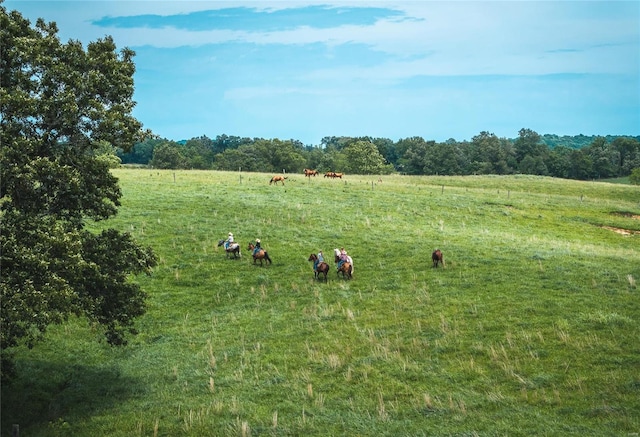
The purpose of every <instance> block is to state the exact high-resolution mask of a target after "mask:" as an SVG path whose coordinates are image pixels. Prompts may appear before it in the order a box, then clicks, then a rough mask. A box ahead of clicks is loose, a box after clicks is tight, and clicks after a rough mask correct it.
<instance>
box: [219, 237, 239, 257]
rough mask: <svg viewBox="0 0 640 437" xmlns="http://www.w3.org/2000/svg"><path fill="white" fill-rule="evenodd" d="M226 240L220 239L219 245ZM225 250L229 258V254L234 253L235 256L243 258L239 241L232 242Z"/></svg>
mask: <svg viewBox="0 0 640 437" xmlns="http://www.w3.org/2000/svg"><path fill="white" fill-rule="evenodd" d="M224 241H225V240H218V247H220V246H222V245H223V244H224ZM224 251H225V252H227V258H229V254H230V253H231V254H233V258H234V259H235V258H237V257H240V258H242V254H241V253H240V245H239V244H238V243H231V244H230V245H229V247H225V248H224Z"/></svg>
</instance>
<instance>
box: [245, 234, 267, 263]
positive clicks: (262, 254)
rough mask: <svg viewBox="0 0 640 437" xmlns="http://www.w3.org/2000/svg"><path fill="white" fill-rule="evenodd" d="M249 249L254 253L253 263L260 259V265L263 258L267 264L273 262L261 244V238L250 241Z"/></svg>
mask: <svg viewBox="0 0 640 437" xmlns="http://www.w3.org/2000/svg"><path fill="white" fill-rule="evenodd" d="M249 250H251V251H252V255H253V263H254V264H255V263H256V261H257V260H260V265H262V260H265V261H266V262H267V264H271V263H272V261H271V258H269V254H268V253H267V251H266V250H264V249H263V248H262V246H261V241H260V239H259V238H256V242H255V244H254V243H249Z"/></svg>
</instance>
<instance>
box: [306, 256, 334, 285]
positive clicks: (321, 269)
mask: <svg viewBox="0 0 640 437" xmlns="http://www.w3.org/2000/svg"><path fill="white" fill-rule="evenodd" d="M308 261H313V274H314V277H315V278H316V279H320V275H321V274H322V275H324V282H327V273H329V264H327V263H326V262H324V255H323V254H322V251H321V250H319V251H318V254H317V255H316V254H315V253H312V254H311V255H309V259H308Z"/></svg>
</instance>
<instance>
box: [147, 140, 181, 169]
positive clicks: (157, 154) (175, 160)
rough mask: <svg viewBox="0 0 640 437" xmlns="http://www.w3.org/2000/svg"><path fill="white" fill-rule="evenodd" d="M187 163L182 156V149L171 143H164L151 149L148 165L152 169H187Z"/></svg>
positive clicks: (178, 145)
mask: <svg viewBox="0 0 640 437" xmlns="http://www.w3.org/2000/svg"><path fill="white" fill-rule="evenodd" d="M188 164H189V161H188V160H187V158H186V157H185V156H184V147H183V146H181V145H180V144H178V143H176V142H173V141H166V142H164V143H162V144H160V145H158V146H156V147H155V148H154V149H153V158H152V159H151V161H149V165H151V166H152V167H153V168H164V169H170V168H171V169H176V168H188Z"/></svg>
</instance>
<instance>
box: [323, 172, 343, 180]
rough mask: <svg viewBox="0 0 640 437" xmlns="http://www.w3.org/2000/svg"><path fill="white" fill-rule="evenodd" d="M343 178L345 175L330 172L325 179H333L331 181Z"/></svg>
mask: <svg viewBox="0 0 640 437" xmlns="http://www.w3.org/2000/svg"><path fill="white" fill-rule="evenodd" d="M342 176H344V173H336V172H335V171H328V172H326V173H325V174H324V177H325V178H331V179H335V178H340V179H342Z"/></svg>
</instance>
